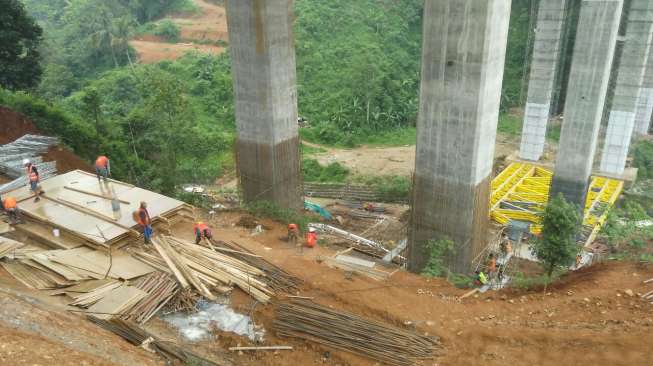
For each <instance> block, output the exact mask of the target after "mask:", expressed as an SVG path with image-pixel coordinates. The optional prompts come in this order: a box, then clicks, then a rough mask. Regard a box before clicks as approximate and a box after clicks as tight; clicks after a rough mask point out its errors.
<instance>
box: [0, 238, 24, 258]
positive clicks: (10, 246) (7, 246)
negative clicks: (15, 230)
mask: <svg viewBox="0 0 653 366" xmlns="http://www.w3.org/2000/svg"><path fill="white" fill-rule="evenodd" d="M24 245H25V244H23V243H21V242H19V241H15V240H11V239H7V238H3V237H2V236H0V259H2V258H4V257H5V256H7V255H11V253H12V252H15V251H16V249H19V248H21V247H23V246H24Z"/></svg>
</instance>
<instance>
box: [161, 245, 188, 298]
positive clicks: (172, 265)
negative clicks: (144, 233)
mask: <svg viewBox="0 0 653 366" xmlns="http://www.w3.org/2000/svg"><path fill="white" fill-rule="evenodd" d="M152 244H153V245H154V249H156V251H157V252H158V253H159V255H160V256H161V258H163V260H164V261H165V262H166V265H168V268H170V271H172V273H173V274H174V275H175V277H176V278H177V281H178V282H179V284H180V285H181V287H183V288H189V287H190V284H189V283H188V281H187V280H186V278H185V277H184V275H183V274H181V272H180V271H179V269H178V268H177V266H176V265H175V263H174V262H173V261H172V260H171V259H170V257H169V256H168V254H167V253H166V252H165V250H163V248H162V247H161V245H160V244H159V243H158V242H157V239H152Z"/></svg>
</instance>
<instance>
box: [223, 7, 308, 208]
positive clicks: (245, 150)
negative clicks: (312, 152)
mask: <svg viewBox="0 0 653 366" xmlns="http://www.w3.org/2000/svg"><path fill="white" fill-rule="evenodd" d="M227 19H228V31H229V37H230V44H231V47H230V49H231V60H232V74H233V80H234V100H235V105H236V125H237V131H238V137H237V144H236V145H237V147H236V149H237V152H236V153H237V164H238V173H239V178H240V183H241V188H242V190H243V197H244V199H245V201H246V202H252V201H262V200H266V201H272V202H274V203H276V204H278V205H279V206H281V207H286V208H296V209H299V208H301V207H302V199H301V196H302V190H301V177H300V155H299V138H298V126H297V87H296V71H295V50H294V39H293V33H292V21H293V16H292V1H291V0H267V1H264V0H229V1H227Z"/></svg>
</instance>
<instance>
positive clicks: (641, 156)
mask: <svg viewBox="0 0 653 366" xmlns="http://www.w3.org/2000/svg"><path fill="white" fill-rule="evenodd" d="M633 157H634V162H633V164H634V165H635V167H636V168H637V169H638V172H637V179H638V180H640V179H641V180H645V179H653V142H651V141H645V140H642V141H638V142H637V143H636V144H635V146H634V149H633Z"/></svg>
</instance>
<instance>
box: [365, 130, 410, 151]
mask: <svg viewBox="0 0 653 366" xmlns="http://www.w3.org/2000/svg"><path fill="white" fill-rule="evenodd" d="M356 136H357V138H356V141H357V142H358V143H359V144H363V145H370V146H387V147H390V146H406V145H409V146H412V145H415V144H416V143H417V129H416V128H415V127H406V128H397V129H393V130H388V131H384V132H380V133H376V134H371V135H364V136H363V135H356Z"/></svg>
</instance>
